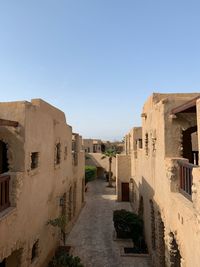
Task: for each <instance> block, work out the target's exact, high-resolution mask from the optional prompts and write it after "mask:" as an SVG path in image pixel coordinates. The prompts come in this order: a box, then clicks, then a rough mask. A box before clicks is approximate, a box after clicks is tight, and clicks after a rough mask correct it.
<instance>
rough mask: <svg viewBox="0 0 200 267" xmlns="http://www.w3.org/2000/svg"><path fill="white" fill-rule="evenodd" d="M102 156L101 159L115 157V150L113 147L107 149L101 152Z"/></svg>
mask: <svg viewBox="0 0 200 267" xmlns="http://www.w3.org/2000/svg"><path fill="white" fill-rule="evenodd" d="M102 154H103V156H102V157H101V159H105V158H109V159H110V158H111V159H112V158H116V155H117V151H116V150H115V149H112V148H110V149H107V150H106V151H105V152H103V153H102Z"/></svg>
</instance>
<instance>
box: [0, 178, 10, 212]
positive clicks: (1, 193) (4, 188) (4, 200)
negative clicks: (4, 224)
mask: <svg viewBox="0 0 200 267" xmlns="http://www.w3.org/2000/svg"><path fill="white" fill-rule="evenodd" d="M9 187H10V176H9V175H1V176H0V212H1V211H3V210H5V209H7V208H8V207H9V206H10V200H9V190H10V189H9Z"/></svg>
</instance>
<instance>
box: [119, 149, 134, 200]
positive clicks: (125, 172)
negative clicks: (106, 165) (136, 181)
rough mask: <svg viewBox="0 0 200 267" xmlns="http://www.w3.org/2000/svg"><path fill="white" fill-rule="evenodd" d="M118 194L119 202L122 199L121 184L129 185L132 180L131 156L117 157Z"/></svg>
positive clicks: (121, 155)
mask: <svg viewBox="0 0 200 267" xmlns="http://www.w3.org/2000/svg"><path fill="white" fill-rule="evenodd" d="M116 177H117V178H116V193H117V199H118V201H121V199H122V192H121V183H123V182H125V183H129V182H130V178H131V157H130V156H129V155H123V154H120V155H117V160H116Z"/></svg>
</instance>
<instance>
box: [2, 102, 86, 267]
mask: <svg viewBox="0 0 200 267" xmlns="http://www.w3.org/2000/svg"><path fill="white" fill-rule="evenodd" d="M16 107H17V109H16ZM14 110H17V112H16V113H15V112H14ZM10 111H11V115H9V112H10ZM13 114H14V115H13ZM12 115H13V117H12ZM0 117H2V118H5V119H12V120H16V121H18V122H19V123H20V126H19V127H18V128H19V129H16V130H13V129H9V130H5V129H2V127H0V139H1V134H3V131H9V132H10V135H11V137H10V138H9V140H11V142H10V146H11V150H12V162H14V164H13V165H14V167H13V168H11V170H12V171H13V170H14V171H15V170H16V171H18V170H20V172H19V171H18V172H16V171H15V172H13V173H12V176H11V177H12V186H11V189H12V188H13V190H14V189H15V194H14V195H12V196H11V197H12V198H13V201H12V202H13V203H15V205H12V207H11V208H9V209H8V210H5V211H4V212H3V213H0V236H1V238H0V260H2V259H4V258H6V257H8V256H9V255H10V254H11V253H12V251H15V250H18V249H22V251H23V252H22V258H21V266H22V267H29V266H30V265H31V266H38V267H40V266H43V265H45V262H46V260H48V256H49V255H50V254H52V253H53V251H54V250H55V247H56V246H57V245H58V243H59V233H58V230H57V229H56V228H53V227H51V226H47V225H46V223H47V221H48V220H49V219H54V218H56V217H58V216H59V215H60V214H61V209H62V208H61V207H60V205H59V204H60V198H61V197H62V196H63V194H64V193H66V194H67V200H68V191H69V187H70V185H72V186H73V184H74V182H75V181H76V183H77V185H78V186H77V202H76V207H77V209H76V214H78V213H79V212H80V209H81V207H82V201H80V195H81V194H82V179H83V178H84V153H83V152H81V151H79V153H80V164H79V165H78V166H77V167H76V169H77V170H76V173H75V172H74V168H73V166H72V154H71V149H72V129H71V127H70V126H69V125H67V124H66V121H65V117H64V115H63V113H62V112H60V111H59V110H57V109H55V108H54V107H52V106H50V105H49V104H47V103H45V102H43V101H41V100H33V101H32V104H31V103H28V102H20V103H9V104H8V106H7V105H6V104H0ZM12 138H13V140H17V141H18V140H19V144H17V143H16V145H15V143H14V142H12ZM9 140H8V141H9ZM57 142H60V143H61V161H60V164H58V165H55V145H56V143H57ZM20 145H21V146H20ZM17 146H19V147H20V149H19V153H18V150H17V149H16V147H17ZM66 146H67V155H65V147H66ZM31 152H39V166H38V168H37V169H35V170H31V167H30V165H31ZM17 158H19V159H18V161H19V160H20V162H17ZM15 162H17V163H18V164H17V163H15ZM15 165H16V166H19V167H17V168H16V167H15ZM66 209H68V206H66ZM66 212H68V211H66ZM5 214H6V215H5ZM75 217H76V216H74V218H73V220H72V222H71V223H70V224H71V225H72V224H73V221H75ZM37 239H39V249H38V252H39V254H38V257H37V259H36V260H35V261H34V262H33V263H32V264H31V263H30V261H31V249H32V246H33V244H34V242H35V241H36V240H37Z"/></svg>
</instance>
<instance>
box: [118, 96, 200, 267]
mask: <svg viewBox="0 0 200 267" xmlns="http://www.w3.org/2000/svg"><path fill="white" fill-rule="evenodd" d="M195 96H197V94H171V95H167V94H165V95H161V94H154V95H152V96H151V97H150V98H149V99H148V101H147V102H146V103H145V105H144V108H143V112H142V139H143V148H142V149H139V148H137V151H136V152H137V153H135V151H134V149H132V148H134V144H135V138H134V137H133V132H134V129H133V131H131V132H130V133H129V134H128V136H129V137H131V138H129V141H127V143H126V146H127V151H128V155H130V157H131V167H130V169H131V177H133V179H134V183H135V188H136V190H137V191H138V192H137V199H136V200H135V203H133V205H134V206H135V207H137V208H136V209H135V211H137V210H138V208H139V206H140V201H141V197H143V210H144V211H143V218H144V222H145V235H146V241H147V244H148V248H149V252H150V254H151V255H152V258H153V262H154V266H155V267H157V266H159V267H161V266H163V265H162V263H160V262H159V259H160V255H161V254H162V249H163V248H162V244H161V243H159V242H160V239H159V238H160V237H159V236H161V232H159V231H161V230H160V229H161V224H162V222H163V223H164V243H165V245H164V250H165V255H166V258H165V260H166V265H167V266H171V265H170V249H171V243H170V242H171V241H170V240H171V233H173V234H174V236H175V239H176V242H177V244H178V248H179V251H180V253H181V256H182V259H181V266H182V267H192V266H198V265H199V249H200V247H199V246H200V235H199V229H200V228H199V223H198V222H197V221H198V220H197V218H198V217H199V215H198V214H199V210H200V203H199V200H198V199H199V193H198V192H200V184H199V178H197V177H199V169H198V168H196V169H195V170H194V171H193V182H194V186H193V196H192V201H190V200H189V199H187V198H186V197H185V196H183V195H182V194H181V193H179V189H178V188H179V174H178V168H179V167H178V162H179V160H180V159H181V155H182V147H181V130H182V129H186V128H187V127H189V126H193V125H195V116H196V115H195V114H189V115H187V114H186V115H185V114H184V116H183V117H181V115H180V116H179V118H178V119H177V118H176V117H172V116H171V115H170V112H171V110H172V108H174V107H177V106H179V105H181V104H183V103H185V102H186V101H188V100H190V99H192V98H194V97H195ZM199 106H200V103H199V101H198V106H197V118H199V115H198V114H199V113H200V112H199V110H200V107H199ZM199 127H200V120H199V119H198V128H199ZM146 134H148V146H146V145H145V143H147V142H146V141H147V138H146ZM132 137H133V138H132ZM199 138H200V136H199ZM126 139H127V138H126ZM199 140H200V139H199ZM181 160H182V159H181ZM126 164H127V163H124V165H123V166H120V165H118V164H117V168H121V169H122V170H123V169H124V166H126ZM117 177H118V176H117ZM118 179H119V177H118ZM119 183H120V179H119ZM118 186H119V187H120V184H119V185H118ZM151 201H152V203H153V206H154V215H152V209H151V205H150V202H151ZM159 214H160V215H159ZM152 216H154V217H155V229H154V230H155V236H154V237H152ZM152 239H155V240H156V248H155V249H154V248H153V245H152ZM191 251H192V252H193V253H191Z"/></svg>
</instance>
